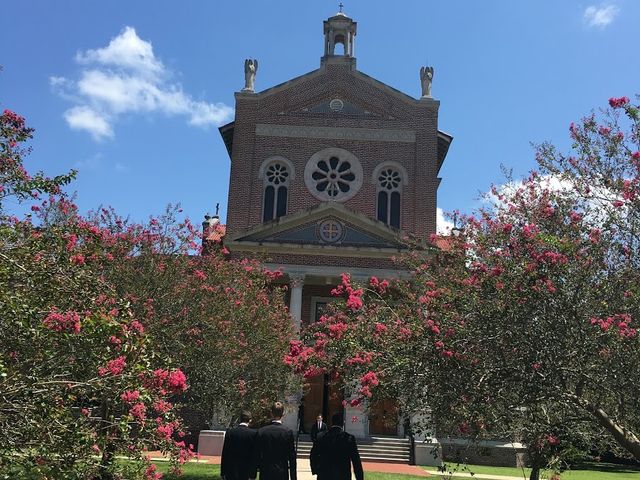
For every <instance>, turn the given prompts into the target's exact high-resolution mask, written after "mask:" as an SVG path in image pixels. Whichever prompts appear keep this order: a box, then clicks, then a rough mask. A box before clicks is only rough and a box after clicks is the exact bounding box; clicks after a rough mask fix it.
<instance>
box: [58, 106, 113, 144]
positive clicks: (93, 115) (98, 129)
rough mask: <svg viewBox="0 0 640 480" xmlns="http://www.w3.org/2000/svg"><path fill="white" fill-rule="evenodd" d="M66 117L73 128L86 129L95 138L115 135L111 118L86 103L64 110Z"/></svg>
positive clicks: (99, 138)
mask: <svg viewBox="0 0 640 480" xmlns="http://www.w3.org/2000/svg"><path fill="white" fill-rule="evenodd" d="M64 118H65V120H66V121H67V123H68V124H69V126H70V127H71V128H72V129H74V130H86V131H87V132H89V133H90V134H91V136H92V137H93V138H94V140H97V141H100V140H104V139H105V138H111V137H113V129H112V128H111V125H110V124H109V119H108V118H107V117H105V116H103V115H102V114H101V113H99V112H96V111H95V110H93V109H92V108H91V107H88V106H86V105H81V106H78V107H73V108H70V109H69V110H67V111H66V112H64Z"/></svg>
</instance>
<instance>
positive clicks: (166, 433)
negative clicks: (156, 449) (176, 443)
mask: <svg viewBox="0 0 640 480" xmlns="http://www.w3.org/2000/svg"><path fill="white" fill-rule="evenodd" d="M156 421H157V420H156ZM156 432H157V433H158V435H159V436H160V437H163V438H166V439H167V440H169V439H170V438H171V435H173V424H172V423H167V424H164V425H163V424H162V423H161V424H159V425H158V427H157V428H156Z"/></svg>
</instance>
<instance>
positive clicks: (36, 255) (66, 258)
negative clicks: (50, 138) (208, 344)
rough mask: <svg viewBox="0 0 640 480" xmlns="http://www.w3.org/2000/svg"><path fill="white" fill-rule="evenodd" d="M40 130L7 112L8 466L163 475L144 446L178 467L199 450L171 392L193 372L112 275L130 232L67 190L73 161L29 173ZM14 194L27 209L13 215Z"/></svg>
mask: <svg viewBox="0 0 640 480" xmlns="http://www.w3.org/2000/svg"><path fill="white" fill-rule="evenodd" d="M31 135H32V130H31V129H29V128H27V127H26V126H25V122H24V119H23V118H22V117H20V116H19V115H17V114H15V113H13V112H11V111H8V110H5V111H4V113H3V114H2V115H1V116H0V231H1V233H0V331H1V332H2V334H1V335H0V431H1V432H2V435H1V436H0V477H2V478H34V479H36V478H43V479H44V478H56V479H58V478H59V479H76V478H77V479H86V478H96V479H98V478H99V479H111V478H132V479H133V478H147V479H157V478H160V474H158V473H156V472H155V466H153V465H151V464H150V463H149V462H148V460H146V457H145V456H144V451H145V450H147V449H159V450H162V451H164V452H165V453H167V454H169V455H171V456H172V458H173V460H174V461H175V466H176V468H177V465H178V462H180V461H185V460H186V459H187V458H188V457H189V456H190V452H189V449H188V447H186V446H185V445H184V442H183V441H182V440H181V439H180V437H181V436H182V435H183V433H182V428H181V424H180V421H179V420H178V419H177V418H176V416H175V412H174V407H173V405H172V403H171V401H170V400H171V397H172V396H173V395H175V394H179V393H182V392H184V391H185V390H186V388H187V385H186V378H185V376H184V373H183V372H182V371H181V370H180V369H179V368H177V367H175V366H172V365H171V364H170V363H169V362H168V361H167V360H166V357H163V356H161V355H159V354H158V353H157V352H156V351H154V349H153V348H151V344H150V342H149V336H148V335H147V334H146V333H145V331H144V327H143V325H142V323H141V322H140V321H139V319H138V318H137V317H136V316H135V312H134V310H133V309H132V308H131V306H130V303H129V301H128V300H127V299H126V298H124V297H123V296H121V295H119V293H118V291H117V289H116V286H115V285H114V284H113V283H111V282H110V281H109V279H107V278H106V277H105V276H104V275H103V273H104V271H105V268H106V266H107V265H110V264H111V263H113V262H125V263H126V262H128V261H130V260H129V259H130V257H131V253H132V245H131V243H130V242H129V239H127V238H123V237H119V236H116V235H113V234H112V233H111V232H109V231H107V230H105V229H100V228H97V227H96V226H95V225H93V224H91V223H90V222H87V221H86V220H85V219H83V218H82V217H80V216H79V215H78V214H77V211H76V208H75V207H74V205H73V204H72V203H71V202H70V201H69V199H68V198H67V197H65V195H64V194H63V193H61V190H60V189H61V187H62V186H64V185H66V184H67V183H69V182H70V181H71V180H72V178H73V176H74V172H72V173H70V174H68V175H62V176H59V177H55V178H52V179H50V178H46V177H45V176H44V175H42V174H37V175H34V176H30V175H29V174H28V173H27V171H26V170H25V169H24V166H23V157H24V154H25V153H26V150H25V148H24V146H23V144H24V142H25V141H27V140H28V139H29V138H30V137H31ZM41 195H45V196H47V198H46V200H44V201H42V200H41V199H40V196H41ZM9 201H11V202H13V205H14V206H15V205H16V204H22V205H26V206H27V207H29V205H30V209H31V212H30V214H29V215H26V216H24V217H23V218H18V217H15V216H11V215H10V214H9V213H8V208H7V203H8V202H9ZM52 212H56V215H52V214H51V213H52ZM32 216H34V217H36V220H32V218H31V217H32ZM116 455H127V456H128V457H129V458H130V459H131V462H116V461H115V456H116Z"/></svg>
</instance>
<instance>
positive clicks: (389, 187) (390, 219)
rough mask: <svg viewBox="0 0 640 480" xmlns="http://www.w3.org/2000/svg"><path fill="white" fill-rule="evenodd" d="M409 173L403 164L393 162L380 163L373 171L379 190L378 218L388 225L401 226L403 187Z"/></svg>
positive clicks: (377, 189)
mask: <svg viewBox="0 0 640 480" xmlns="http://www.w3.org/2000/svg"><path fill="white" fill-rule="evenodd" d="M406 178H407V174H406V171H405V170H404V168H402V166H400V165H397V164H395V163H393V162H386V163H384V164H381V165H379V166H378V167H377V168H376V169H375V170H374V172H373V181H374V183H375V184H376V191H377V218H378V220H380V221H381V222H384V223H386V224H387V225H389V226H391V227H394V228H398V229H399V228H400V217H401V215H400V212H401V208H402V187H403V186H404V185H406V182H407V180H406Z"/></svg>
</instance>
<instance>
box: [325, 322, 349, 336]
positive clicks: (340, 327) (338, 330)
mask: <svg viewBox="0 0 640 480" xmlns="http://www.w3.org/2000/svg"><path fill="white" fill-rule="evenodd" d="M348 329H349V325H347V324H346V323H343V322H337V323H331V324H329V336H330V337H332V338H335V339H336V340H339V339H341V338H342V336H343V335H344V333H345V332H346V331H347V330H348Z"/></svg>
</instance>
